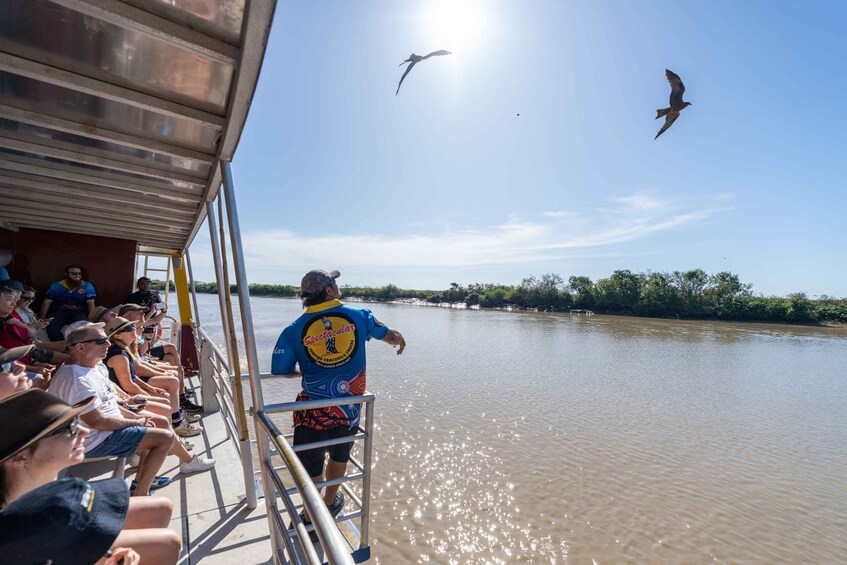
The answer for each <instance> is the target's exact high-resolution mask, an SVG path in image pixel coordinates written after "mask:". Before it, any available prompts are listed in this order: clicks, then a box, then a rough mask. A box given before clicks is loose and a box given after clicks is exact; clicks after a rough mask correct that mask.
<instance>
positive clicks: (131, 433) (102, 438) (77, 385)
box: [50, 324, 174, 496]
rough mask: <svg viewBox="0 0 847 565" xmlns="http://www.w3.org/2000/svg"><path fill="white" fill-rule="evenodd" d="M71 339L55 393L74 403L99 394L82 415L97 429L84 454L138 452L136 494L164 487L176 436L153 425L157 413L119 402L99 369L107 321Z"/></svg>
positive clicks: (73, 333) (105, 345)
mask: <svg viewBox="0 0 847 565" xmlns="http://www.w3.org/2000/svg"><path fill="white" fill-rule="evenodd" d="M66 341H67V343H68V348H69V349H70V353H71V358H70V360H69V361H68V362H67V363H65V364H64V365H63V366H62V367H61V368H60V369H59V370H58V371H57V372H56V375H55V376H54V377H53V382H52V383H51V384H50V392H52V393H53V394H55V395H57V396H59V397H60V398H62V399H63V400H64V401H65V402H67V403H69V404H74V403H76V402H79V401H80V400H82V399H83V398H88V397H89V396H94V397H95V400H94V403H93V404H92V405H91V406H89V407H88V408H86V409H85V410H84V411H83V413H82V414H81V417H82V421H83V422H84V423H85V425H86V426H88V427H89V428H91V429H92V432H91V435H90V436H89V437H88V440H87V441H86V444H85V455H86V456H87V457H107V456H117V457H129V456H130V455H132V454H133V453H136V452H138V454H139V456H140V457H141V462H140V464H139V466H138V472H137V473H136V478H137V486H136V488H135V489H134V492H133V494H135V495H140V496H144V495H146V494H147V493H148V492H149V491H150V490H151V487H152V488H153V489H154V490H155V489H157V488H161V487H163V486H165V485H166V484H167V483H168V482H170V480H169V479H167V478H166V477H163V478H162V479H158V478H157V477H156V472H157V471H158V470H159V468H161V466H162V463H163V462H164V461H165V457H166V456H167V454H168V451H170V449H171V448H172V447H173V443H174V435H173V434H172V433H171V432H170V430H168V429H165V428H156V427H154V425H155V423H154V418H153V416H142V415H140V414H135V413H133V412H132V411H130V410H127V409H125V408H122V407H121V406H119V405H118V397H117V395H116V394H115V392H114V391H113V390H112V388H111V387H110V386H109V385H108V384H107V381H106V380H104V379H103V377H102V376H101V374H100V371H99V370H98V369H97V365H98V364H99V363H100V361H102V360H103V358H104V357H105V356H106V351H108V349H109V338H108V337H106V334H105V332H103V325H102V324H88V325H86V326H83V327H82V328H80V329H76V330H73V331H71V332H70V333H69V334H68V336H67V338H66ZM154 480H156V484H155V485H153V481H154Z"/></svg>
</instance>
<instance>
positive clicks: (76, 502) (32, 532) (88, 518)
mask: <svg viewBox="0 0 847 565" xmlns="http://www.w3.org/2000/svg"><path fill="white" fill-rule="evenodd" d="M128 509H129V490H128V489H127V486H126V483H125V482H124V481H123V479H119V478H115V479H108V480H105V481H98V482H92V483H88V482H85V481H84V480H82V479H79V478H66V479H59V480H58V481H52V482H49V483H47V484H46V485H43V486H41V487H38V488H36V489H33V490H31V491H29V492H28V493H26V494H24V495H23V496H21V497H20V498H18V499H16V500H13V501H12V502H11V503H10V504H9V505H8V506H6V507H5V508H4V509H3V511H2V512H0V532H3V535H2V536H0V555H2V556H3V562H4V563H5V562H8V563H32V564H36V563H37V564H44V563H57V564H58V563H62V564H63V565H91V564H92V563H96V562H97V561H99V560H100V559H101V558H102V557H103V556H105V554H106V552H107V551H108V550H109V548H110V547H112V544H113V543H115V540H116V539H117V537H118V534H119V533H120V532H121V529H123V526H124V523H125V522H126V515H127V510H128Z"/></svg>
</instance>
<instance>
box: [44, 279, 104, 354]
mask: <svg viewBox="0 0 847 565" xmlns="http://www.w3.org/2000/svg"><path fill="white" fill-rule="evenodd" d="M96 298H97V292H96V291H95V290H94V285H92V284H91V283H90V282H87V281H84V280H83V279H82V267H79V266H77V265H70V266H68V268H67V269H65V278H64V279H62V280H60V281H56V282H54V283H53V284H51V285H50V288H48V289H47V293H46V294H45V295H44V300H43V301H42V303H41V317H42V318H47V314H48V312H49V313H50V314H51V316H52V318H53V319H52V321H51V322H50V325H49V326H47V335H48V336H49V337H50V340H51V341H61V340H62V339H64V337H63V336H62V328H63V327H65V326H67V325H68V324H72V323H74V322H79V321H81V320H87V319H88V316H89V315H90V314H91V312H93V311H94V300H95V299H96Z"/></svg>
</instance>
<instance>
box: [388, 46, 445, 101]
mask: <svg viewBox="0 0 847 565" xmlns="http://www.w3.org/2000/svg"><path fill="white" fill-rule="evenodd" d="M435 55H452V53H450V52H449V51H446V50H444V49H442V50H440V51H433V52H432V53H430V54H429V55H426V56H424V57H421V56H420V55H415V54H414V53H412V54H411V55H409V58H408V59H406V60H405V61H403V62H402V63H400V66H401V67H402V66H403V65H405V64H406V63H411V65H409V66H408V67H406V72H405V73H403V76H402V77H400V84H398V85H397V92H395V93H394V96H397V95H398V94H400V85H401V84H403V79H404V78H406V75H407V74H409V71H411V70H412V67H414V66H415V65H417V64H418V63H420V62H421V61H423V60H424V59H429V58H430V57H433V56H435Z"/></svg>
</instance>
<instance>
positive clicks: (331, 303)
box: [271, 269, 406, 521]
mask: <svg viewBox="0 0 847 565" xmlns="http://www.w3.org/2000/svg"><path fill="white" fill-rule="evenodd" d="M340 276H341V273H339V272H338V271H332V272H329V273H328V272H326V271H324V270H321V269H313V270H311V271H309V272H308V273H306V275H305V276H304V277H303V280H302V281H301V283H300V297H301V298H302V299H303V306H304V307H306V312H305V313H304V314H303V315H302V316H300V317H299V318H297V320H295V321H294V322H293V323H292V324H291V325H290V326H288V327H287V328H285V330H283V332H282V334H281V335H280V336H279V339H278V340H277V342H276V347H274V350H273V357H272V359H271V372H272V373H273V374H275V375H283V376H285V377H292V378H300V379H301V383H302V387H303V391H302V392H300V394H298V395H297V401H298V402H301V401H305V400H313V399H321V398H338V397H340V396H357V395H360V394H364V392H365V377H366V371H365V344H366V342H367V341H368V340H370V339H371V338H375V339H379V340H381V341H384V342H386V343H388V344H390V345H392V346H393V347H398V349H397V354H398V355H400V354H401V353H403V350H404V349H405V347H406V340H405V339H403V336H402V334H401V333H400V332H399V331H397V330H394V329H390V328H388V327H387V326H385V325H384V324H383V323H382V322H380V321H379V320H377V319H376V317H374V315H373V313H372V312H371V311H370V310H366V309H363V308H353V307H351V306H347V305H345V304H344V303H343V302H341V291H340V290H339V288H338V284H337V283H336V282H335V279H337V278H338V277H340ZM298 365H299V371H298V370H297V366H298ZM359 410H360V405H358V404H345V405H341V406H331V407H327V408H318V409H315V410H298V411H295V412H294V445H295V446H296V445H301V444H304V443H312V442H316V441H325V440H329V439H335V438H340V437H346V436H350V435H353V434H355V433H356V431H357V430H358V426H359V417H360V414H359ZM352 447H353V443H352V442H348V443H342V444H336V445H331V446H329V447H326V448H316V449H309V450H305V451H300V452H298V454H297V455H298V456H299V458H300V461H302V463H303V466H304V467H305V468H306V471H307V472H308V473H309V476H310V477H311V478H312V481H313V482H315V483H317V482H320V481H323V480H324V456H325V455H326V453H327V452H328V453H329V463H328V464H327V466H326V480H328V481H329V480H332V479H336V478H339V477H343V476H344V473H345V471H346V469H347V462H348V461H349V460H350V449H351V448H352ZM338 487H339V485H332V486H328V487H327V488H326V492H325V494H324V502H325V503H326V505H327V506H328V507H329V510H330V514H332V516H333V517H334V516H336V515H337V514H338V513H339V512H340V511H341V509H342V507H343V506H344V496H343V495H342V494H341V493H340V492H338ZM301 518H303V519H304V521H308V518H307V517H305V516H303V515H301Z"/></svg>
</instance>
